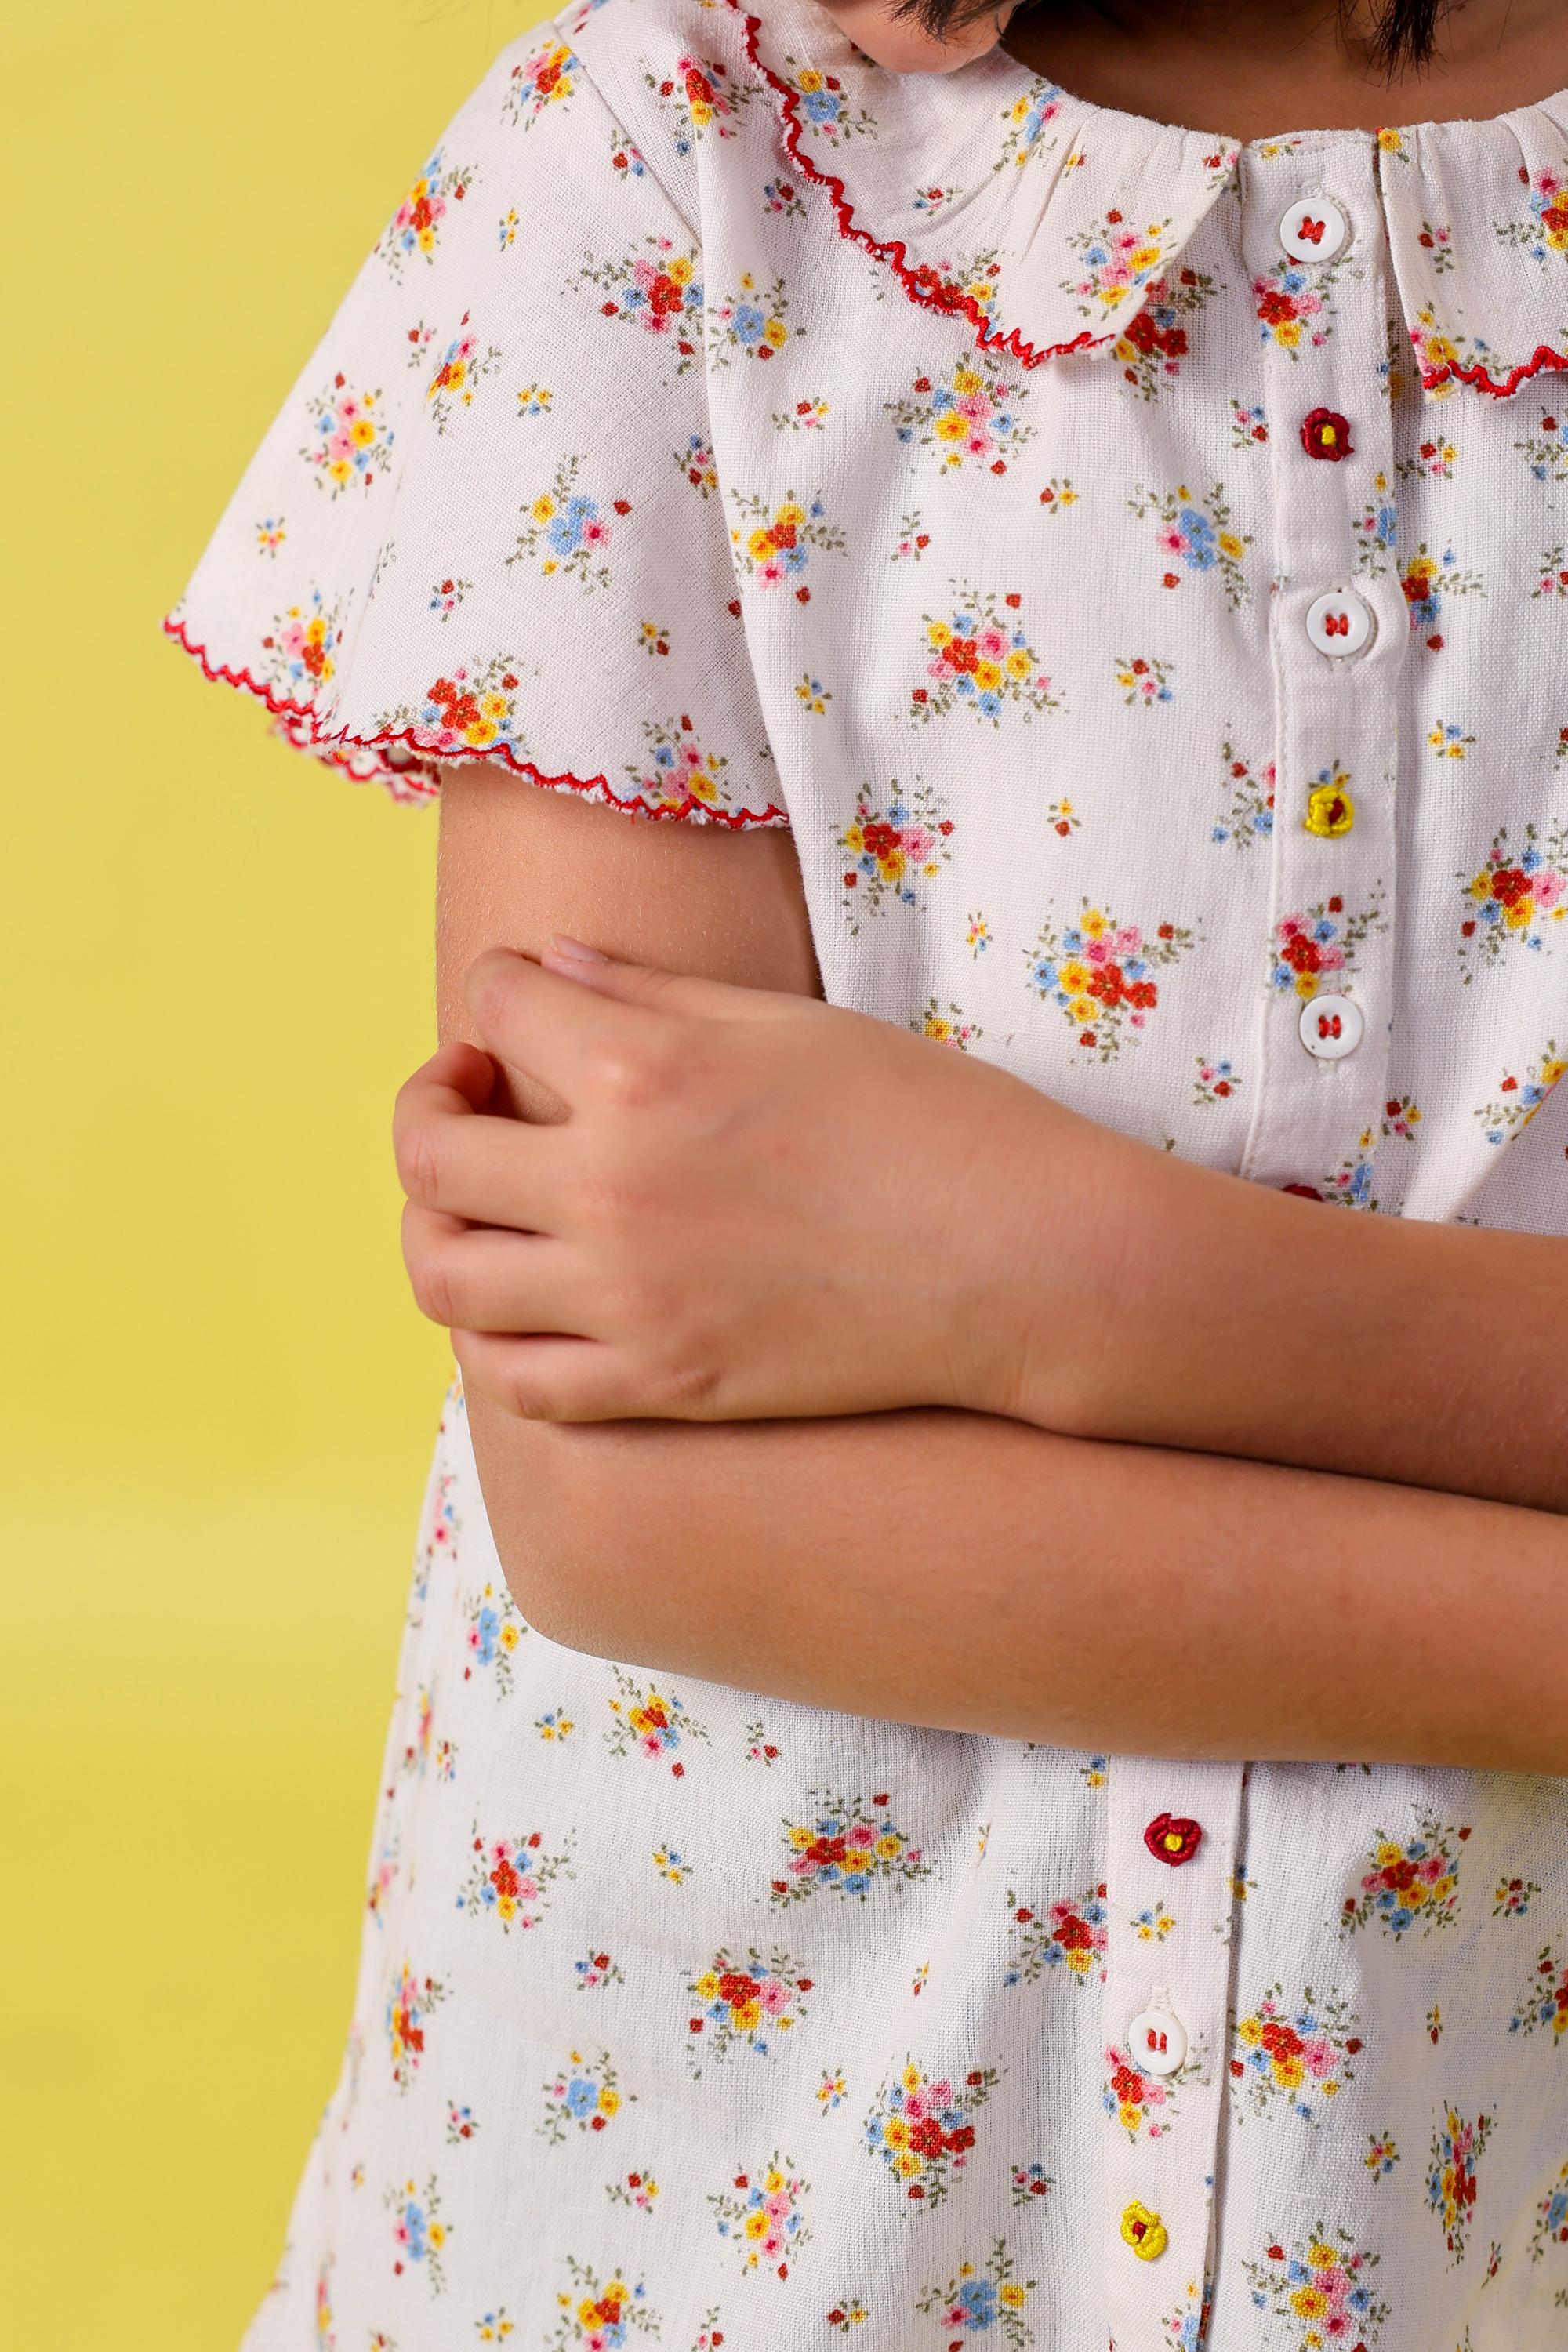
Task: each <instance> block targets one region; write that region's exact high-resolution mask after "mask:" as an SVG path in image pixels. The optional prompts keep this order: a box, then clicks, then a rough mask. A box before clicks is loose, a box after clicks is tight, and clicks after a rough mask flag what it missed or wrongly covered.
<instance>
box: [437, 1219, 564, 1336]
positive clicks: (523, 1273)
mask: <svg viewBox="0 0 1568 2352" xmlns="http://www.w3.org/2000/svg"><path fill="white" fill-rule="evenodd" d="M402 1239H403V1263H404V1265H405V1267H406V1268H407V1270H408V1279H409V1282H410V1285H411V1286H412V1287H413V1291H414V1298H415V1303H416V1306H417V1307H418V1308H419V1311H420V1313H421V1314H422V1315H427V1316H428V1317H429V1318H430V1320H431V1322H432V1323H439V1324H442V1325H444V1326H445V1327H446V1328H447V1329H448V1330H451V1329H454V1328H467V1329H473V1330H482V1331H487V1332H490V1331H493V1332H498V1333H501V1334H506V1335H522V1336H530V1337H531V1336H534V1335H538V1334H541V1333H542V1334H545V1335H547V1336H554V1335H559V1334H566V1335H568V1336H573V1337H584V1338H586V1337H596V1336H598V1335H597V1334H596V1333H595V1331H594V1330H593V1328H592V1326H593V1314H592V1301H591V1297H590V1296H588V1295H586V1294H584V1286H583V1279H582V1268H581V1261H580V1260H578V1261H576V1266H577V1271H576V1273H575V1276H574V1272H573V1266H574V1255H573V1253H572V1251H571V1249H570V1247H569V1245H568V1244H565V1243H563V1242H559V1241H556V1240H554V1239H553V1238H552V1236H551V1235H550V1234H521V1233H510V1232H508V1231H506V1230H505V1229H504V1228H499V1227H496V1226H492V1225H470V1224H468V1223H465V1222H464V1220H463V1219H462V1218H461V1217H455V1216H450V1215H448V1214H447V1213H446V1211H444V1210H441V1209H427V1208H424V1207H422V1206H421V1205H420V1203H419V1202H416V1201H407V1202H405V1203H404V1209H403V1235H402ZM585 1326H586V1327H587V1328H584V1327H585Z"/></svg>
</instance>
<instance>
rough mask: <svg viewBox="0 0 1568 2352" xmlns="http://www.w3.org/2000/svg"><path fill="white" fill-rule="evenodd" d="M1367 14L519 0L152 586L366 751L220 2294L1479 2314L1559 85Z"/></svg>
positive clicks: (1548, 658)
mask: <svg viewBox="0 0 1568 2352" xmlns="http://www.w3.org/2000/svg"><path fill="white" fill-rule="evenodd" d="M1429 19H1430V12H1429V10H1426V9H1425V8H1424V5H1422V0H1398V5H1396V6H1395V8H1394V11H1393V13H1392V14H1391V15H1390V16H1389V17H1388V19H1387V21H1386V22H1384V23H1383V24H1381V25H1374V26H1373V27H1372V28H1371V30H1370V32H1369V31H1368V29H1367V27H1365V26H1363V25H1362V23H1361V22H1360V20H1359V18H1357V17H1356V16H1353V14H1352V16H1350V17H1347V19H1346V20H1345V24H1344V26H1342V27H1336V26H1334V25H1333V24H1332V23H1331V22H1329V21H1327V20H1323V21H1320V20H1319V19H1318V18H1317V17H1316V16H1313V15H1311V14H1310V13H1309V12H1306V11H1303V12H1302V13H1301V14H1300V16H1298V15H1297V14H1296V13H1295V11H1294V10H1293V9H1292V8H1291V7H1290V6H1289V5H1287V6H1285V7H1281V6H1279V5H1267V6H1266V5H1261V0H1258V5H1253V0H1243V5H1240V6H1239V7H1237V6H1234V5H1232V6H1229V7H1227V9H1226V11H1225V12H1224V15H1223V16H1222V17H1211V16H1209V15H1207V14H1206V13H1205V10H1204V9H1203V8H1202V7H1197V8H1194V9H1193V10H1191V11H1185V12H1181V13H1167V12H1166V11H1164V10H1163V9H1161V8H1159V7H1156V6H1152V5H1149V6H1145V5H1143V0H1116V5H1114V6H1113V7H1111V8H1110V10H1107V9H1105V8H1102V7H1094V8H1090V7H1088V6H1079V5H1078V0H1071V5H1069V0H1059V5H1055V0H1053V5H1049V6H1047V7H1043V8H1039V9H1031V10H1029V11H1027V12H1024V13H1019V14H1016V15H1015V16H1011V17H1010V18H1008V20H1007V22H1006V24H1005V27H1004V28H1001V29H1000V30H999V26H998V23H997V21H995V20H994V19H993V18H992V16H990V14H989V13H987V14H985V15H984V16H967V17H964V16H963V14H962V12H958V14H957V16H956V18H955V12H954V11H952V9H951V8H948V7H944V6H943V5H940V0H928V5H925V6H924V8H923V10H922V12H921V17H920V18H919V20H916V19H914V18H911V17H910V16H909V15H908V13H907V12H905V13H900V14H899V15H898V16H892V15H890V14H889V13H888V12H885V11H884V10H883V9H882V8H881V7H879V5H876V0H858V5H855V6H853V7H845V8H842V9H840V10H838V11H837V12H836V11H833V10H830V9H828V8H826V7H825V6H823V5H817V0H778V5H770V6H769V8H768V10H767V12H766V15H765V17H762V18H759V17H756V16H749V15H746V14H744V13H742V11H740V10H739V9H737V8H736V7H734V6H733V5H726V0H719V5H714V0H706V5H705V0H603V5H577V6H574V8H572V9H570V10H568V12H567V13H566V14H565V15H564V16H563V17H562V18H561V19H560V20H559V22H558V23H557V24H555V25H554V26H549V27H546V28H545V29H544V30H543V31H542V32H540V31H536V32H532V33H530V34H527V35H525V36H524V37H521V38H520V39H518V40H516V41H514V42H513V43H512V44H511V45H510V47H507V48H506V49H504V50H503V52H502V53H501V55H500V58H498V59H497V61H496V63H495V65H494V67H493V68H492V69H491V71H490V72H489V74H488V75H487V76H486V78H485V79H484V80H483V81H482V83H481V84H480V86H479V89H477V90H476V91H475V92H474V94H473V95H472V97H471V98H470V99H469V100H468V101H467V102H466V103H465V104H464V105H463V106H462V108H461V109H460V110H459V111H458V114H457V116H456V118H455V120H454V121H453V122H452V124H451V126H450V128H449V130H448V131H447V132H446V133H445V135H444V136H443V137H442V139H441V141H440V142H439V144H438V145H437V148H436V149H435V151H434V152H433V153H432V154H431V155H430V157H429V159H428V161H427V163H426V165H425V167H424V169H423V171H422V172H421V173H420V174H419V177H418V179H417V180H416V183H415V184H414V186H413V188H412V189H411V191H410V192H409V194H408V195H407V197H406V198H405V201H404V203H403V204H402V205H400V206H399V207H398V209H397V211H396V213H395V216H394V217H393V219H392V221H391V222H390V224H389V226H388V227H387V229H386V231H385V233H384V235H383V236H382V237H381V238H380V239H379V240H378V242H377V244H376V247H375V248H374V251H373V253H372V254H371V255H370V257H368V259H367V260H366V262H365V264H364V266H363V269H362V270H361V272H360V273H359V275H358V277H357V278H355V280H354V283H353V287H352V289H350V292H349V294H348V296H347V299H346V300H345V301H344V303H343V305H342V309H341V310H340V311H339V312H338V315H337V317H336V318H335V319H334V320H333V321H332V323H331V327H330V328H329V330H328V331H327V333H326V335H325V336H324V337H323V339H322V341H321V344H320V346H319V348H318V349H317V351H316V352H315V353H314V354H313V355H312V357H311V359H310V362H309V364H308V365H307V366H306V368H305V370H304V372H303V373H302V374H301V376H300V380H299V382H298V383H297V385H296V387H295V389H294V392H293V393H292V394H291V395H290V397H289V400H288V402H287V404H285V406H284V407H283V409H282V410H281V412H280V414H279V417H278V420H277V422H276V424H275V425H274V426H273V427H272V428H271V430H270V432H269V434H268V436H267V439H266V441H265V442H264V444H263V446H262V447H261V449H260V450H259V451H258V455H257V457H256V458H255V459H254V461H253V463H252V465H251V467H250V468H249V470H248V471H247V474H246V476H245V478H244V479H243V481H242V482H241V484H240V486H239V488H238V489H237V493H236V495H235V498H234V499H233V501H232V502H231V504H230V506H229V508H228V509H227V512H226V515H225V516H224V518H223V520H222V522H221V523H220V525H219V527H218V530H217V531H216V535H215V537H214V540H213V541H212V544H211V546H210V547H209V548H208V550H207V551H206V553H205V556H204V557H203V559H202V561H201V562H200V564H199V565H198V567H197V570H196V572H195V576H194V578H193V579H192V581H191V583H190V585H189V587H188V589H187V591H186V593H185V595H184V598H183V599H182V600H181V603H180V604H179V605H178V606H177V607H176V609H175V611H174V613H173V614H171V615H170V616H169V619H168V621H167V623H166V625H167V626H168V628H169V629H170V631H171V632H172V633H173V634H174V635H176V636H177V637H178V638H179V639H180V641H181V642H182V643H183V644H184V646H186V648H187V650H189V651H190V652H191V653H192V654H193V655H195V656H196V657H197V659H198V660H199V661H200V662H201V663H202V665H203V666H204V667H205V669H206V671H207V672H208V674H209V675H213V676H218V677H224V678H226V679H227V680H228V681H229V682H231V683H235V684H238V685H242V686H244V687H246V688H248V689H249V690H250V691H251V692H253V693H255V694H257V695H258V696H260V697H262V698H264V699H265V700H266V702H267V704H268V708H269V709H271V710H272V711H273V712H274V714H275V724H276V726H277V727H278V729H279V731H280V732H281V733H283V734H284V735H285V736H286V738H287V739H288V740H290V741H291V742H293V743H295V744H297V745H299V746H300V748H301V749H305V750H309V751H313V752H315V753H316V754H317V755H318V756H320V757H322V758H324V759H326V760H328V761H331V763H332V764H334V765H336V766H338V767H340V768H342V770H344V771H345V772H347V774H348V775H349V776H351V777H353V778H355V779H365V778H371V777H374V778H375V779H376V780H377V781H378V782H381V783H383V784H384V785H385V786H386V787H387V788H388V789H389V791H391V792H392V793H394V794H395V796H396V797H398V798H400V799H402V800H404V801H407V802H417V801H424V800H429V799H434V798H436V797H437V794H438V795H439V798H440V804H441V845H440V846H441V883H440V893H439V907H438V921H437V961H438V974H437V977H438V994H439V1006H440V1020H439V1032H440V1039H441V1045H440V1050H439V1051H438V1053H437V1055H435V1057H434V1058H433V1059H432V1060H431V1061H430V1062H428V1063H427V1064H426V1065H425V1066H424V1067H423V1068H422V1069H420V1070H419V1071H417V1072H416V1074H415V1076H413V1077H412V1078H411V1079H410V1080H409V1082H408V1083H407V1085H406V1086H405V1087H404V1089H403V1090H402V1093H401V1094H400V1097H399V1100H398V1104H397V1108H396V1114H395V1144H396V1150H397V1158H398V1166H399V1171H400V1174H401V1176H402V1180H403V1182H404V1184H405V1190H406V1191H407V1192H408V1195H409V1207H408V1210H407V1213H406V1223H405V1255H406V1258H407V1263H408V1268H409V1273H410V1276H411V1277H412V1279H413V1282H414V1286H415V1292H416V1297H417V1299H418V1302H419V1305H420V1306H421V1307H422V1308H423V1309H424V1311H425V1312H426V1313H427V1314H430V1315H432V1316H433V1317H435V1318H437V1320H438V1321H439V1322H441V1323H442V1324H443V1325H445V1326H446V1327H447V1328H450V1329H451V1330H452V1332H453V1337H454V1349H455V1351H456V1354H457V1357H458V1364H459V1367H460V1376H459V1377H458V1378H455V1379H454V1381H453V1382H452V1385H451V1388H450V1391H449V1392H448V1395H447V1401H446V1406H445V1411H444V1412H443V1416H442V1421H441V1427H440V1432H439V1435H438V1439H437V1447H436V1454H435V1460H434V1463H433V1465H432V1468H431V1472H430V1479H429V1485H428V1489H427V1493H426V1503H425V1508H424V1517H423V1520H422V1524H421V1528H420V1531H419V1538H418V1549H417V1559H416V1574H415V1580H414V1590H413V1599H412V1602H411V1605H410V1610H409V1620H408V1629H407V1633H406V1636H405V1647H404V1653H403V1660H402V1665H401V1670H400V1675H399V1696H398V1700H397V1706H396V1711H395V1720H394V1724H393V1727H392V1732H391V1736H390V1741H389V1746H388V1750H387V1763H386V1769H385V1771H384V1779H383V1784H382V1791H383V1792H382V1797H381V1803H380V1811H379V1814H378V1819H377V1823H376V1830H375V1840H374V1858H373V1864H372V1876H371V1886H370V1895H369V1915H370V1916H369V1917H368V1919H367V1922H366V1927H365V1935H364V1946H363V1962H362V1967H361V1972H360V1979H359V1987H358V1994H357V1999H356V2003H355V2011H354V2021H353V2029H352V2032H351V2033H350V2037H349V2045H348V2053H347V2058H346V2063H345V2066H344V2070H343V2074H342V2080H341V2083H340V2084H339V2087H338V2089H337V2091H336V2093H335V2095H334V2096H333V2098H332V2100H331V2105H330V2106H329V2107H328V2109H327V2112H326V2115H325V2117H324V2119H323V2121H322V2124H321V2129H320V2132H319V2134H318V2137H317V2140H316V2144H315V2147H314V2149H313V2151H312V2153H311V2156H310V2163H309V2166H308V2168H307V2171H306V2175H305V2178H304V2180H303V2183H302V2185H301V2187H300V2192H299V2197H298V2201H297V2203H296V2206H295V2210H294V2213H293V2218H292V2221H291V2225H290V2228H289V2242H288V2246H287V2250H286V2252H285V2255H284V2259H283V2262H282V2264H281V2267H280V2269H279V2276H278V2279H277V2282H276V2284H275V2285H274V2288H273V2290H272V2292H271V2294H269V2295H268V2298H267V2299H266V2301H265V2303H264V2305H263V2307H262V2310H261V2312H260V2314H259V2315H258V2318H257V2321H256V2324H255V2326H254V2328H253V2330H252V2333H251V2336H250V2337H249V2339H248V2342H249V2345H250V2347H252V2352H305V2347H307V2346H310V2345H315V2346H317V2347H339V2352H365V2347H367V2346H369V2347H376V2352H393V2347H395V2352H451V2347H460V2346H467V2345H472V2344H475V2343H476V2342H477V2343H479V2344H485V2345H489V2344H499V2343H500V2342H502V2341H505V2340H507V2339H515V2342H516V2344H517V2345H519V2346H524V2345H526V2346H528V2347H550V2352H560V2348H561V2347H578V2346H587V2347H619V2346H621V2345H623V2344H625V2345H630V2344H632V2343H633V2342H634V2341H636V2340H638V2339H639V2338H642V2337H646V2338H648V2339H654V2338H657V2340H658V2343H659V2344H660V2345H661V2346H662V2347H666V2352H714V2347H719V2346H721V2345H722V2346H725V2347H729V2352H809V2347H814V2346H818V2345H822V2346H826V2345H827V2344H829V2343H830V2342H831V2341H833V2340H834V2338H835V2337H836V2336H847V2337H848V2338H850V2339H851V2340H852V2341H853V2342H855V2343H856V2344H857V2345H858V2346H859V2347H861V2352H928V2347H929V2352H942V2347H948V2352H958V2347H963V2346H966V2345H967V2344H968V2343H969V2341H970V2340H971V2339H972V2338H975V2337H983V2336H987V2335H990V2336H992V2339H993V2340H994V2341H995V2342H996V2343H997V2344H998V2345H1001V2346H1005V2347H1008V2352H1026V2347H1037V2352H1098V2347H1100V2346H1102V2345H1104V2344H1106V2343H1107V2342H1109V2343H1110V2345H1111V2346H1112V2347H1115V2352H1156V2347H1181V2352H1194V2347H1197V2346H1199V2345H1200V2344H1202V2345H1205V2346H1206V2347H1211V2352H1258V2347H1264V2352H1323V2347H1343V2352H1352V2347H1373V2346H1375V2347H1378V2352H1549V2347H1558V2346H1561V2345H1563V2344H1564V2343H1565V2342H1568V2098H1565V2081H1564V2073H1563V2069H1564V2066H1565V2065H1568V2058H1565V2057H1564V2055H1563V2052H1564V2048H1565V2045H1568V1722H1565V1715H1568V1711H1565V1710H1564V1707H1563V1700H1562V1674H1561V1658H1562V1622H1563V1618H1562V1610H1563V1601H1562V1596H1563V1590H1564V1581H1565V1573H1568V1530H1565V1525H1564V1520H1565V1517H1568V1446H1565V1444H1564V1442H1563V1438H1564V1426H1565V1414H1564V1396H1565V1383H1564V1378H1563V1347H1564V1339H1563V1334H1564V1330H1565V1328H1568V1087H1558V1084H1557V1082H1558V1080H1559V1078H1560V1077H1561V1076H1562V1075H1563V1071H1564V1068H1565V1067H1568V660H1565V657H1564V647H1565V646H1568V638H1565V636H1564V630H1565V628H1568V556H1565V554H1564V545H1565V543H1568V519H1565V513H1564V508H1565V504H1568V500H1565V497H1564V486H1565V485H1568V408H1564V409H1563V411H1562V412H1561V413H1560V411H1559V397H1560V394H1562V395H1563V397H1564V398H1568V386H1563V385H1561V384H1560V381H1559V379H1560V373H1561V371H1563V369H1564V368H1568V90H1560V91H1558V92H1557V93H1556V94H1555V95H1552V94H1551V91H1550V85H1551V84H1552V80H1553V79H1554V76H1555V74H1556V72H1557V71H1558V70H1560V67H1559V64H1558V60H1559V58H1560V55H1561V49H1560V41H1561V35H1560V28H1559V25H1558V23H1557V21H1556V20H1555V18H1554V16H1553V15H1552V12H1551V11H1550V10H1549V9H1548V8H1547V7H1546V6H1544V5H1542V6H1532V5H1514V6H1508V5H1504V0H1470V5H1469V6H1468V8H1466V9H1465V10H1464V11H1463V13H1460V12H1459V11H1458V10H1456V11H1455V12H1454V13H1453V14H1452V15H1451V16H1449V17H1447V18H1446V19H1445V22H1444V27H1443V33H1442V40H1441V45H1440V47H1439V49H1438V51H1437V52H1436V55H1437V59H1438V62H1439V64H1440V66H1441V71H1440V73H1439V74H1437V75H1436V76H1435V77H1434V78H1433V79H1431V81H1430V82H1429V83H1427V82H1425V81H1422V80H1420V79H1419V78H1418V73H1419V69H1420V68H1421V67H1422V65H1423V61H1424V60H1426V61H1429V58H1430V52H1431V25H1430V21H1429ZM950 20H952V21H950ZM851 34H853V37H854V38H853V40H852V39H851V38H850V37H849V36H850V35H851ZM931 67H936V68H942V70H939V71H935V72H932V71H929V70H923V68H931ZM1379 69H1382V72H1383V78H1382V79H1379ZM1058 77H1060V78H1061V79H1058ZM1064 82H1065V84H1066V87H1064V86H1063V83H1064ZM1069 91H1077V92H1079V95H1076V96H1075V95H1069ZM1415 116H1420V117H1422V118H1424V119H1421V120H1418V121H1410V120H1407V119H1406V118H1408V117H1415ZM1385 117H1386V118H1388V121H1387V122H1386V123H1384V118H1385ZM1208 123H1213V124H1216V125H1219V126H1222V127H1221V128H1218V129H1214V130H1209V129H1205V128H1203V127H1201V126H1203V125H1205V124H1208ZM1292 125H1300V126H1303V127H1300V128H1292V127H1291V126H1292ZM1380 125H1381V126H1383V127H1380ZM541 786H542V787H545V788H547V789H544V790H538V789H534V788H535V787H541ZM628 820H629V821H628ZM664 820H674V821H673V822H665V821H664ZM557 931H560V932H564V933H567V934H571V935H574V936H575V937H576V938H578V939H580V940H584V941H585V942H586V943H587V944H588V945H589V946H590V947H591V948H598V949H599V950H602V951H604V960H603V961H598V962H595V961H592V960H589V961H583V960H581V959H574V958H573V957H572V956H571V955H570V953H561V952H558V951H557V950H554V949H552V948H551V947H550V945H549V941H550V938H551V935H552V933H553V932H557ZM1327 1207H1333V1208H1337V1209H1343V1210H1345V1211H1346V1212H1347V1213H1346V1214H1344V1215H1342V1216H1339V1215H1336V1216H1332V1217H1330V1216H1325V1215H1324V1214H1323V1213H1322V1211H1323V1209H1324V1208H1327Z"/></svg>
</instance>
